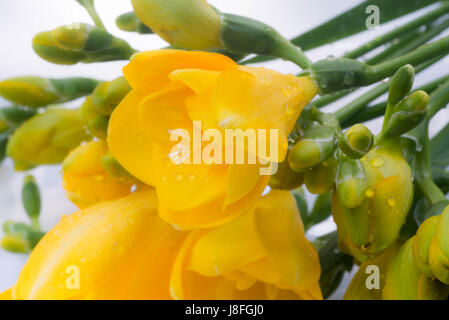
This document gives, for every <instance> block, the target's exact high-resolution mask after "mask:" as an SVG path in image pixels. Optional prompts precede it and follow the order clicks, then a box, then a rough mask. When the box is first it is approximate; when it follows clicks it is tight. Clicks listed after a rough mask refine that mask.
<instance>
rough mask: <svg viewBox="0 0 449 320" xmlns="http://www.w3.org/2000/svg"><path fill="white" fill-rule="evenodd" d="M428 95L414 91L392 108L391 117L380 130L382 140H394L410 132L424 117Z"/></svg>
mask: <svg viewBox="0 0 449 320" xmlns="http://www.w3.org/2000/svg"><path fill="white" fill-rule="evenodd" d="M428 103H429V95H428V94H427V93H426V92H424V91H416V92H414V93H412V94H411V95H410V96H408V97H406V98H405V99H403V100H402V101H401V102H399V103H398V104H397V105H396V106H394V108H393V112H392V115H391V117H390V118H389V119H388V120H387V119H385V121H388V122H387V124H386V125H385V127H384V128H383V130H382V137H383V138H387V139H389V138H395V137H399V136H400V135H402V134H404V133H406V132H408V131H410V130H412V129H413V128H415V127H416V126H417V125H418V124H420V123H421V121H423V120H424V118H425V117H426V112H427V111H426V107H427V104H428Z"/></svg>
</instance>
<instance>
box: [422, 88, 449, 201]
mask: <svg viewBox="0 0 449 320" xmlns="http://www.w3.org/2000/svg"><path fill="white" fill-rule="evenodd" d="M448 103H449V80H448V81H446V82H445V83H444V84H443V85H442V86H441V87H440V88H438V89H436V90H435V91H434V92H432V94H431V97H430V102H429V105H428V107H427V116H426V119H425V121H423V122H422V123H421V124H420V126H419V127H418V128H417V131H418V134H419V137H420V140H421V145H422V149H421V151H419V152H418V153H417V154H416V161H415V171H416V172H415V179H416V183H417V184H418V186H419V187H420V189H421V191H422V192H423V193H424V195H425V196H426V198H427V199H428V200H429V201H430V202H431V204H432V205H435V204H436V203H438V202H440V201H444V200H446V196H445V195H444V193H443V192H442V191H441V190H440V188H438V186H437V185H436V184H435V183H434V182H433V178H432V165H431V160H430V141H429V122H430V120H431V119H432V117H433V116H435V114H437V113H438V111H439V110H441V109H442V108H444V107H446V105H447V104H448Z"/></svg>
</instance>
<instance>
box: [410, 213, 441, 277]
mask: <svg viewBox="0 0 449 320" xmlns="http://www.w3.org/2000/svg"><path fill="white" fill-rule="evenodd" d="M439 221H440V217H439V216H433V217H431V218H429V219H427V220H425V221H424V222H423V223H422V224H421V226H420V227H419V229H418V232H417V233H416V236H415V237H413V254H414V257H415V263H416V266H417V267H418V269H419V270H420V271H421V272H422V273H423V274H425V275H426V276H428V277H433V276H434V275H433V273H432V270H431V269H430V267H429V251H430V243H431V241H432V239H433V237H434V236H435V232H436V230H437V226H438V223H439Z"/></svg>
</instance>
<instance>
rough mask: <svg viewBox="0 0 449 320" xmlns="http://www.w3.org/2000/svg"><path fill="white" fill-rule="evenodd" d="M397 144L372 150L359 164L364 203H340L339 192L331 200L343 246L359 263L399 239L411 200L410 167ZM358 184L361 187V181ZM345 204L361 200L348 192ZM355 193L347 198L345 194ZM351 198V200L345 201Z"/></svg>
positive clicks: (393, 142) (383, 145) (384, 145)
mask: <svg viewBox="0 0 449 320" xmlns="http://www.w3.org/2000/svg"><path fill="white" fill-rule="evenodd" d="M396 144H397V142H396V141H390V142H389V143H388V144H382V145H380V146H378V147H377V148H375V149H373V150H371V151H370V152H369V153H368V154H367V155H366V156H364V157H363V158H362V159H361V160H360V161H361V163H362V166H363V172H364V173H365V177H366V184H367V189H366V192H365V200H364V201H363V202H362V203H361V204H360V205H359V206H356V207H354V208H350V207H347V206H346V205H345V203H344V202H342V201H341V199H340V196H339V193H338V192H334V194H333V197H332V213H333V215H334V220H335V223H336V224H337V227H338V233H339V234H340V236H341V239H342V240H343V241H344V244H345V246H346V247H347V248H348V250H349V251H350V252H351V254H352V255H353V256H354V257H356V258H357V259H358V260H359V261H361V262H363V261H367V260H369V259H371V258H373V257H375V256H377V255H379V254H380V253H381V252H382V251H384V250H385V249H386V248H388V247H389V246H391V245H392V244H393V243H394V241H395V240H396V239H397V238H398V236H399V232H400V230H401V227H402V225H403V224H404V222H405V218H406V216H407V213H408V211H409V208H410V205H411V202H412V199H413V184H412V174H411V170H410V167H409V165H408V163H407V162H406V160H405V159H404V158H403V156H402V153H401V150H400V149H399V148H397V146H396ZM359 183H360V184H361V185H363V182H360V180H359ZM341 187H342V186H340V192H341V193H342V195H343V194H344V195H345V197H342V198H344V199H345V202H348V203H349V204H350V205H351V206H353V205H354V203H357V202H359V201H360V200H359V199H360V198H361V197H363V196H362V195H360V194H359V193H357V192H355V190H353V191H354V192H350V190H351V188H350V186H348V187H346V188H348V189H344V188H343V190H349V191H346V192H344V191H342V188H341ZM351 193H352V194H355V195H353V196H347V195H348V194H351ZM349 199H351V200H350V201H347V200H349Z"/></svg>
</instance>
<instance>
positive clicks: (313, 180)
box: [305, 156, 338, 194]
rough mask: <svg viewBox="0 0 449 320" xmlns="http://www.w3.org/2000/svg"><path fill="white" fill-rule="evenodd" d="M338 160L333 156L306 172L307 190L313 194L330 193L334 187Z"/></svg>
mask: <svg viewBox="0 0 449 320" xmlns="http://www.w3.org/2000/svg"><path fill="white" fill-rule="evenodd" d="M337 167H338V160H337V159H336V158H335V157H334V156H331V157H329V158H328V159H326V160H324V161H323V162H321V163H320V164H318V165H316V166H314V167H313V168H310V169H308V170H306V171H305V184H306V187H307V190H309V192H310V193H313V194H325V193H328V192H329V191H330V190H331V189H332V187H333V186H334V182H335V177H336V175H337Z"/></svg>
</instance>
